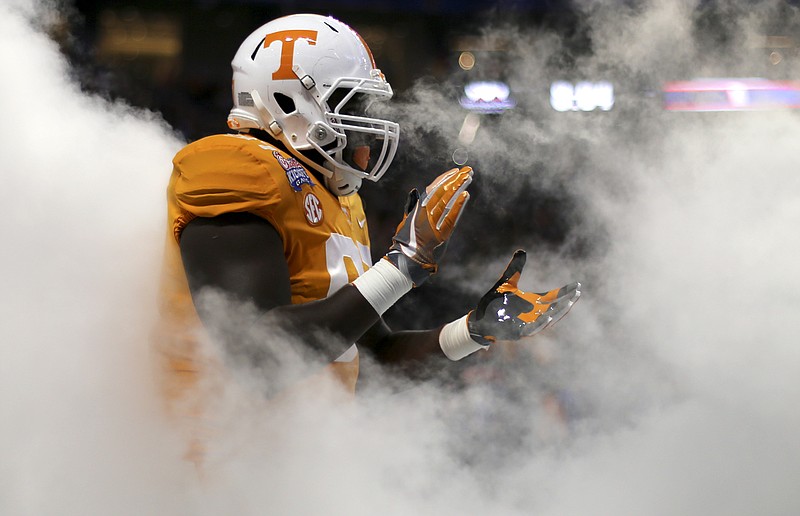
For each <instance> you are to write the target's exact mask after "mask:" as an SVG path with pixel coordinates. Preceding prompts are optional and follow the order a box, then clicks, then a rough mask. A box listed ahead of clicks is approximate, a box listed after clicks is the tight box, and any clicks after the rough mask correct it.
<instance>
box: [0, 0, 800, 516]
mask: <svg viewBox="0 0 800 516" xmlns="http://www.w3.org/2000/svg"><path fill="white" fill-rule="evenodd" d="M664 4H665V3H663V2H649V3H648V2H645V3H636V4H635V5H633V6H629V7H622V6H615V7H614V8H613V9H609V8H607V6H603V5H601V4H597V3H593V2H592V3H588V2H587V3H586V4H585V6H584V7H583V8H582V9H581V10H580V13H581V14H580V16H581V23H582V24H584V25H585V26H586V27H587V29H588V33H589V34H590V35H591V38H590V43H591V45H590V47H589V49H590V50H588V51H587V50H586V49H583V50H581V51H580V52H578V51H575V50H574V49H571V48H570V47H569V45H568V42H566V41H564V40H562V39H561V37H560V35H559V34H556V33H548V32H546V31H544V30H537V31H533V30H528V29H526V30H524V31H523V30H520V29H513V30H514V31H517V32H510V31H512V29H511V28H510V27H508V26H505V25H504V26H503V31H502V33H503V34H506V35H508V34H515V39H514V41H515V42H516V44H518V45H524V48H525V49H526V52H520V48H519V47H517V48H515V47H513V46H512V48H511V50H512V51H515V52H516V54H515V55H517V56H522V58H521V60H518V61H516V63H517V66H515V67H514V69H513V71H512V72H511V73H509V75H508V77H507V80H508V82H509V84H511V85H512V87H513V91H515V92H516V94H517V95H518V98H519V100H520V105H521V106H524V107H520V109H518V110H517V111H515V112H513V113H510V114H508V116H506V115H504V116H503V117H500V118H499V119H497V120H496V121H494V122H491V123H490V122H486V124H485V125H483V127H482V130H484V133H483V134H478V135H477V137H476V140H475V142H474V144H473V146H472V147H471V148H470V156H471V158H470V159H471V161H470V163H471V164H473V165H474V166H475V168H476V170H477V172H478V175H477V176H476V187H477V190H476V192H475V195H474V198H473V200H472V205H471V206H470V209H473V210H474V211H475V212H476V213H488V212H489V211H490V210H499V209H504V210H507V211H506V212H504V214H505V215H504V216H506V217H514V213H515V211H514V210H515V208H514V206H513V204H512V205H509V204H508V203H506V204H501V201H503V200H504V199H505V200H508V199H509V197H508V194H509V192H513V191H514V186H515V185H521V184H527V185H529V190H525V191H526V192H527V191H529V192H532V193H533V194H536V193H537V192H539V193H541V192H544V193H545V194H546V195H553V194H554V193H558V194H559V195H561V196H562V198H561V200H562V201H563V204H564V206H565V212H566V213H565V214H562V215H563V216H564V217H565V218H567V219H568V221H569V224H570V225H569V229H568V231H567V233H568V236H567V238H565V239H564V240H561V241H558V242H556V244H555V245H551V244H548V245H545V244H544V243H543V242H542V237H541V234H536V235H533V234H526V225H525V224H526V221H527V219H524V218H522V219H520V218H517V219H516V220H515V224H514V225H509V226H502V227H501V230H498V229H497V228H493V229H492V231H491V232H487V231H486V230H484V229H483V228H482V227H481V226H480V225H479V221H478V220H476V219H475V218H472V219H470V218H469V217H468V216H466V215H465V217H464V218H463V219H462V222H463V224H464V226H462V227H461V228H459V230H460V231H462V233H463V236H459V238H461V240H460V242H461V243H460V244H459V243H458V242H455V244H456V245H454V247H453V249H452V250H453V251H456V254H453V253H449V254H448V256H447V260H448V261H447V262H446V264H445V266H444V267H443V272H442V277H441V278H439V279H437V281H446V282H459V281H460V282H465V280H464V278H466V277H469V278H471V279H472V282H473V283H470V285H469V286H468V287H466V288H468V289H470V290H472V291H474V292H475V295H476V297H475V299H476V300H477V296H479V295H480V292H482V291H484V290H485V289H486V288H488V287H489V286H490V285H491V284H492V282H493V281H494V279H495V277H496V276H497V274H498V273H499V272H500V271H501V270H502V268H503V266H504V264H505V261H506V260H507V259H508V258H509V257H510V255H511V253H512V251H513V249H514V246H519V245H523V246H526V247H527V248H528V251H529V260H528V266H527V268H526V271H525V274H524V276H523V280H522V286H523V288H525V289H526V290H537V289H549V288H553V287H555V286H558V285H560V284H564V283H567V282H569V281H573V280H581V281H583V282H584V295H583V298H582V299H581V301H580V302H579V303H578V305H576V307H575V308H574V309H573V311H572V312H571V313H570V315H569V316H568V317H567V318H566V319H564V320H563V321H562V322H561V323H559V325H558V326H556V327H555V328H554V329H553V330H551V331H548V332H547V333H546V334H543V335H541V336H538V337H536V338H535V339H534V341H532V342H528V343H524V344H523V345H522V346H516V347H509V346H498V349H497V350H496V351H495V352H494V353H493V354H492V355H491V356H488V354H487V356H482V357H481V360H478V361H475V362H476V363H475V367H472V368H469V369H466V370H464V371H463V376H462V378H463V379H465V381H466V383H467V384H468V385H469V387H468V388H466V389H463V390H461V389H450V388H444V387H443V386H441V385H438V384H423V385H419V386H416V387H413V388H411V389H409V390H405V391H403V392H402V393H400V394H397V393H394V392H372V393H371V394H368V395H365V396H364V397H362V398H361V400H360V402H359V403H358V404H357V405H355V406H352V407H350V408H348V409H340V410H336V411H333V412H331V411H329V410H327V409H324V408H323V407H322V406H313V407H310V408H309V409H308V410H303V409H301V408H283V409H278V410H273V411H270V410H269V409H267V408H266V407H265V406H264V402H263V401H262V400H260V398H259V396H258V389H259V387H258V382H257V381H256V380H254V378H253V375H252V374H245V373H241V375H240V376H239V377H237V378H235V380H236V381H235V382H232V384H231V386H230V387H229V389H228V390H227V391H225V396H224V397H222V398H220V399H219V400H217V403H219V407H218V409H219V414H220V415H221V417H220V423H219V424H220V427H219V428H218V435H217V437H218V438H217V439H216V441H215V444H213V445H212V449H211V461H212V464H213V471H211V472H210V473H209V474H208V475H206V476H201V477H198V475H197V474H196V473H195V471H194V470H193V469H192V468H191V467H189V466H188V465H186V464H185V463H183V462H182V461H181V458H180V456H181V454H182V444H181V442H180V439H179V437H178V436H177V435H175V434H174V433H173V432H172V430H171V429H170V427H169V426H168V425H167V423H166V421H165V420H164V419H163V417H162V416H161V415H160V414H161V412H160V410H159V403H160V402H159V398H158V395H157V394H156V390H155V388H154V387H153V384H154V382H153V372H152V371H153V368H152V364H151V362H150V359H151V356H150V352H149V345H148V339H149V332H150V329H151V328H152V325H153V323H154V322H155V320H156V317H157V315H156V307H155V303H154V300H155V298H156V293H157V282H158V271H159V267H160V259H161V252H162V247H161V246H162V243H163V232H164V228H163V223H164V219H165V216H164V206H163V203H164V189H165V187H166V179H167V176H168V173H169V167H170V160H171V158H172V155H173V154H174V153H175V152H176V151H177V149H179V148H180V146H181V145H182V143H183V142H181V141H179V139H178V138H176V137H175V136H174V134H173V131H172V130H171V128H170V127H169V126H168V125H167V124H166V123H164V122H163V121H162V120H161V118H160V116H159V115H158V114H155V113H149V112H146V111H141V110H136V109H132V108H130V107H128V106H126V105H124V104H122V103H113V102H109V101H106V100H104V99H102V98H98V97H96V96H88V95H86V94H84V93H82V92H81V91H80V88H79V86H78V85H76V84H75V83H74V82H72V81H71V80H70V79H69V78H68V77H69V70H68V65H67V63H66V62H65V60H64V59H63V58H62V57H61V56H60V54H59V52H58V48H57V45H56V44H55V43H53V42H52V41H51V40H50V39H48V37H47V36H46V35H45V34H44V33H43V32H42V31H41V28H34V27H33V26H32V25H31V23H30V22H29V20H30V19H31V18H36V17H39V19H42V18H41V15H42V12H44V11H40V10H35V8H34V7H33V6H32V5H31V4H29V3H25V2H22V1H18V2H16V3H12V4H10V5H6V6H4V7H2V8H0V38H2V45H0V60H1V61H0V62H2V64H3V68H4V69H5V70H13V71H14V73H8V74H6V76H5V77H4V80H3V86H2V88H3V94H2V95H1V96H0V106H1V109H0V112H1V113H2V114H3V117H2V121H0V127H1V129H0V132H1V134H2V140H0V149H2V152H0V155H2V156H3V162H4V165H3V170H4V173H3V177H4V178H5V180H6V181H5V183H6V190H5V191H6V199H5V204H4V206H5V213H6V217H5V220H4V222H3V223H2V224H0V231H1V233H0V234H2V236H3V242H4V244H3V253H2V261H0V264H2V266H3V269H4V270H3V273H2V276H0V277H2V291H3V296H2V307H3V313H4V314H5V316H4V318H3V322H2V324H1V325H0V332H2V339H1V340H2V346H1V347H0V410H2V417H1V418H0V421H2V423H0V451H2V456H3V457H4V459H3V461H2V462H0V512H2V513H4V514H6V513H7V514H86V513H109V514H111V513H113V514H142V513H148V514H162V513H169V514H173V513H178V514H219V513H236V514H263V513H265V512H266V513H275V514H285V513H334V514H375V513H381V514H410V513H416V514H464V513H466V514H473V513H481V512H491V513H492V514H531V513H536V514H553V515H557V514H558V515H560V514H698V515H699V514H703V515H708V514H720V515H722V514H725V515H732V514H742V515H745V514H748V515H749V514H787V515H788V514H796V513H797V512H798V510H799V509H800V496H799V495H798V494H797V485H800V466H798V464H800V445H798V441H797V439H796V434H797V431H798V429H799V428H800V415H798V411H797V410H796V408H795V407H796V406H798V405H799V404H800V383H798V382H797V378H798V377H800V355H798V352H797V347H796V342H795V340H794V339H795V338H796V337H795V336H796V335H797V334H798V330H799V329H800V328H798V326H800V323H798V322H797V318H796V316H795V315H796V313H797V312H798V309H799V308H800V295H798V294H797V292H800V274H798V272H797V266H796V264H795V261H796V260H795V256H796V253H797V252H798V250H800V237H798V233H797V230H796V228H797V227H798V225H800V200H798V195H799V194H800V179H798V178H799V177H800V176H798V174H797V159H796V155H797V151H796V148H797V144H796V139H797V137H796V136H797V134H800V118H798V117H797V115H796V114H794V113H793V112H786V111H769V112H758V113H717V114H705V115H697V114H690V113H665V112H663V111H662V110H661V109H660V104H659V98H658V96H657V92H658V88H659V87H660V84H661V82H662V81H664V80H673V79H685V78H692V77H698V76H708V75H709V74H712V73H713V74H714V75H718V74H721V73H728V75H737V74H738V73H739V70H740V69H741V66H740V62H741V61H742V58H743V56H751V55H753V52H755V51H754V50H752V47H751V46H748V45H749V43H748V42H752V41H756V40H758V35H759V34H762V33H764V31H765V30H767V29H768V28H770V27H774V26H778V27H780V26H781V24H779V23H778V24H776V23H768V22H769V21H770V20H774V17H775V16H776V14H781V18H782V21H783V23H784V24H785V23H786V19H787V18H793V17H796V16H797V14H796V12H795V10H794V9H788V10H783V11H781V10H779V9H778V8H777V7H776V6H777V5H778V4H775V3H767V2H761V3H757V4H756V5H755V6H750V4H744V3H741V4H739V3H735V2H734V3H730V4H728V5H726V6H723V8H721V12H722V14H721V15H719V17H718V18H716V19H711V20H705V18H701V17H700V15H699V14H698V6H697V5H696V4H695V3H692V2H668V3H666V5H664ZM37 5H38V4H37ZM580 5H582V6H583V5H584V4H582V3H581V4H580ZM36 9H40V8H39V7H37V8H36ZM697 26H704V27H706V29H705V30H704V31H697V30H696V27H697ZM494 30H496V29H495V28H494V26H493V27H487V29H486V31H487V35H491V34H494V33H495V32H493V31H494ZM21 43H24V44H21ZM565 53H570V56H569V59H564V57H563V56H564V54H565ZM784 64H785V65H786V66H785V67H784V72H783V73H784V74H785V75H786V76H789V77H795V76H797V72H798V70H797V67H796V64H794V63H784ZM747 71H748V72H750V73H755V72H757V71H758V70H755V69H753V68H751V69H749V70H747ZM763 71H764V73H769V72H770V69H768V68H765V69H764V70H763ZM562 74H563V76H564V77H565V78H567V79H568V80H573V79H574V80H578V79H580V78H583V77H582V76H585V78H587V79H590V80H591V79H592V78H594V77H595V74H599V75H604V76H605V77H606V78H609V79H610V80H612V81H613V82H614V83H615V84H620V87H619V88H618V93H619V95H618V103H617V105H616V106H615V108H614V109H613V110H612V111H610V112H608V113H594V114H585V113H555V112H553V111H552V110H551V109H550V108H549V106H548V105H547V103H546V91H547V88H548V87H549V81H550V78H551V77H555V76H558V75H562ZM526 85H528V86H526ZM526 88H527V89H526ZM543 92H545V93H544V95H545V97H542V94H543ZM654 92H655V94H656V96H655V97H654V96H653V95H654ZM448 95H449V92H447V91H445V92H444V93H443V92H442V91H437V90H436V89H431V88H430V87H429V85H425V84H420V86H419V87H418V89H417V90H416V91H415V92H413V94H412V95H410V96H409V97H408V98H409V99H411V100H409V101H406V102H399V103H398V104H397V105H398V106H399V107H401V108H402V109H403V112H402V113H399V114H398V116H401V118H402V122H404V127H403V134H404V138H405V140H404V143H403V145H404V147H403V151H402V152H408V153H412V155H413V153H414V149H419V150H425V142H424V141H423V140H422V139H420V140H415V139H414V135H415V134H423V130H424V132H425V134H428V135H429V136H430V135H431V134H433V135H438V136H436V137H437V138H438V140H437V141H441V142H444V143H445V146H447V145H450V144H451V143H452V144H453V146H455V145H456V138H457V133H458V128H459V124H460V123H461V121H462V120H463V112H461V111H459V109H460V108H458V107H456V106H453V107H452V108H446V107H444V108H443V106H446V101H447V99H449V98H450V97H449V96H448ZM543 98H544V101H543V100H542V99H543ZM537 99H538V100H537ZM626 99H627V100H626ZM537 102H538V104H537ZM584 115H586V116H584ZM450 151H451V148H450V147H448V152H442V153H441V154H440V155H439V156H440V157H441V161H442V163H443V164H445V165H447V163H445V162H446V158H447V156H448V155H449V152H450ZM366 186H367V187H372V186H373V185H366ZM504 195H505V197H504ZM537 199H539V198H536V197H534V198H533V199H532V200H531V204H535V203H536V202H537ZM523 200H524V199H523ZM517 201H518V202H519V199H517ZM398 202H402V199H398ZM526 213H527V212H526ZM534 222H535V221H533V220H531V221H530V223H531V224H534ZM470 224H472V226H470ZM482 238H485V239H491V241H492V242H493V243H496V244H497V245H495V246H492V247H490V248H489V249H490V250H489V251H486V249H487V247H485V246H483V247H481V246H480V240H481V239H482ZM505 240H507V242H506V241H505ZM473 242H477V243H476V244H475V247H474V249H475V251H474V252H475V257H474V258H470V256H469V255H468V254H463V253H465V252H466V251H464V250H465V249H469V248H470V246H471V245H472V243H473ZM467 244H469V245H467ZM579 244H580V245H579ZM459 253H462V254H459ZM473 261H474V262H473ZM477 262H479V263H477ZM420 302H422V301H421V300H420ZM442 322H445V321H442ZM264 338H265V339H269V338H274V336H268V335H265V336H264ZM498 375H499V376H498ZM556 401H558V402H559V403H556ZM559 411H560V412H561V413H562V415H564V413H565V412H566V416H567V417H566V424H565V423H564V422H563V420H562V419H561V418H560V417H557V414H558V413H559Z"/></svg>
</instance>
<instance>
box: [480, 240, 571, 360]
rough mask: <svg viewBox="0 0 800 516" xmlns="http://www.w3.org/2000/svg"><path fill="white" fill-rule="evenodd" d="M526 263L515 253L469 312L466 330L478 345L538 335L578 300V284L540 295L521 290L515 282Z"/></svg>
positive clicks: (565, 313)
mask: <svg viewBox="0 0 800 516" xmlns="http://www.w3.org/2000/svg"><path fill="white" fill-rule="evenodd" d="M525 260H526V255H525V251H522V250H518V251H516V252H515V253H514V256H513V257H512V258H511V261H510V262H509V264H508V266H507V267H506V270H505V272H503V275H502V276H501V277H500V279H499V280H497V283H495V284H494V286H493V287H492V288H491V290H489V292H487V293H486V294H485V295H484V296H483V297H482V298H481V300H480V301H479V302H478V307H477V308H476V309H475V310H473V311H472V312H470V314H469V318H468V319H467V327H468V329H469V334H470V337H471V338H472V340H474V341H475V342H477V343H478V344H480V345H482V346H488V345H489V344H491V343H493V342H495V341H497V340H519V339H521V338H523V337H529V336H531V335H533V334H535V333H538V332H540V331H542V330H544V329H545V328H547V327H548V326H551V325H553V324H555V323H557V322H558V321H560V320H561V318H562V317H564V316H565V315H567V312H569V310H570V308H572V305H574V304H575V302H576V301H577V300H578V298H579V297H580V295H581V284H580V283H571V284H569V285H565V286H563V287H561V288H556V289H553V290H550V291H548V292H544V293H540V294H537V293H535V292H524V291H522V290H520V289H519V287H517V282H518V281H519V278H520V276H521V275H522V268H523V267H524V266H525Z"/></svg>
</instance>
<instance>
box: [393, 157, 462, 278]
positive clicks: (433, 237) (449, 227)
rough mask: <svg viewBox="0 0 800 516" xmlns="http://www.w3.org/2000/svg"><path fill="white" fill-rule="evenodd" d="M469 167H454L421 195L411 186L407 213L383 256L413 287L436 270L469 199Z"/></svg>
mask: <svg viewBox="0 0 800 516" xmlns="http://www.w3.org/2000/svg"><path fill="white" fill-rule="evenodd" d="M471 182H472V168H471V167H462V168H460V169H457V168H453V169H451V170H448V171H447V172H445V173H444V174H442V175H440V176H439V177H437V178H436V179H435V180H434V181H433V182H432V183H431V184H430V185H428V186H427V187H426V188H425V191H424V192H423V193H422V194H421V195H420V194H419V192H418V191H417V190H416V189H414V190H411V192H410V193H409V196H408V202H407V204H406V210H405V211H406V213H405V216H404V217H403V220H402V221H401V222H400V224H399V225H398V226H397V231H396V233H395V235H394V237H393V238H392V245H391V247H389V253H388V254H387V255H386V258H387V259H388V260H389V261H390V262H391V263H392V264H394V266H395V267H397V268H398V269H399V270H400V272H402V273H403V274H404V275H405V276H406V277H408V278H409V279H410V280H411V282H412V283H413V284H414V286H415V287H418V286H419V285H421V284H422V283H423V282H424V281H425V280H426V279H428V277H430V275H431V274H434V273H436V271H437V270H438V267H439V261H440V260H441V259H442V256H443V255H444V252H445V249H446V248H447V241H448V240H449V239H450V235H451V234H452V233H453V229H454V228H455V226H456V223H457V222H458V219H459V217H460V216H461V212H462V210H463V209H464V206H465V205H466V203H467V201H468V200H469V192H467V187H468V186H469V184H470V183H471Z"/></svg>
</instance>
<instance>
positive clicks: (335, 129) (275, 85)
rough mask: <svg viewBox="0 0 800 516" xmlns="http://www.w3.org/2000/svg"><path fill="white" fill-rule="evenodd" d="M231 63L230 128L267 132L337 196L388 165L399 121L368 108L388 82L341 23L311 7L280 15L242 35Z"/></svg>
mask: <svg viewBox="0 0 800 516" xmlns="http://www.w3.org/2000/svg"><path fill="white" fill-rule="evenodd" d="M231 64H232V66H233V84H232V88H233V106H234V107H233V109H231V112H230V115H228V126H229V127H230V128H231V129H234V130H238V131H246V130H248V129H262V130H264V131H266V132H268V133H269V134H271V135H272V136H273V137H275V138H276V139H279V140H280V141H282V142H283V143H284V145H286V148H287V149H288V150H289V151H290V152H291V153H292V154H293V155H294V156H295V157H296V158H297V159H299V160H300V161H302V162H303V163H304V164H305V165H306V166H308V167H310V168H313V169H314V170H316V171H318V172H320V173H321V174H322V175H323V176H325V178H326V179H325V183H326V185H327V187H328V188H329V189H330V190H331V191H332V192H333V193H335V194H337V195H339V196H343V195H349V194H351V193H354V192H356V191H357V190H358V189H359V188H360V186H361V181H362V179H369V180H371V181H377V180H378V179H380V177H381V176H382V175H383V174H384V173H385V172H386V170H387V169H388V168H389V165H390V164H391V162H392V159H394V155H395V152H396V151H397V142H398V137H399V133H400V127H399V126H398V125H397V124H396V123H395V122H391V121H389V120H382V119H378V118H370V117H367V116H366V111H367V109H368V108H369V104H370V103H371V102H372V101H373V100H380V99H389V98H391V97H392V94H393V92H392V87H391V86H390V85H389V83H388V82H387V81H386V79H385V78H384V76H383V74H382V73H381V71H380V70H379V69H378V68H377V67H376V66H375V60H374V59H373V57H372V52H370V50H369V47H367V45H366V43H365V42H364V40H363V39H361V36H359V35H358V34H357V33H356V32H355V31H354V30H353V29H351V28H350V27H348V26H347V25H345V24H344V23H342V22H340V21H339V20H337V19H335V18H331V17H325V16H319V15H315V14H295V15H291V16H285V17H283V18H278V19H276V20H273V21H271V22H269V23H267V24H265V25H263V26H261V27H260V28H259V29H257V30H256V31H255V32H253V33H252V34H251V35H250V36H248V37H247V39H245V40H244V42H243V43H242V45H241V46H240V47H239V50H238V52H236V55H235V56H234V58H233V62H232V63H231ZM315 154H318V155H319V156H321V157H322V159H319V158H318V157H317V158H315V157H314V156H315Z"/></svg>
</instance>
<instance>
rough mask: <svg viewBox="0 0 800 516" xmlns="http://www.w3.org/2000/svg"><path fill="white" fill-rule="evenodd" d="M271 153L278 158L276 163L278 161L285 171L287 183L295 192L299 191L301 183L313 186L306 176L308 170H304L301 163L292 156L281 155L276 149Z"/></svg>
mask: <svg viewBox="0 0 800 516" xmlns="http://www.w3.org/2000/svg"><path fill="white" fill-rule="evenodd" d="M272 155H273V156H275V159H276V160H278V163H280V165H281V167H283V169H284V170H285V171H286V178H287V179H288V180H289V184H290V185H292V189H293V190H294V191H295V192H299V191H300V188H301V186H302V185H303V184H307V185H310V186H314V183H313V182H312V181H311V178H310V177H309V176H308V172H306V169H305V168H303V165H301V164H300V162H299V161H297V160H296V159H294V158H286V157H283V156H281V153H280V152H278V151H272Z"/></svg>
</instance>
